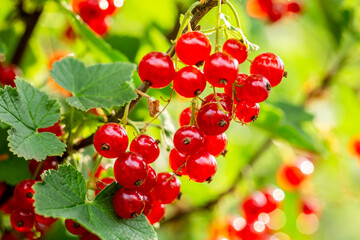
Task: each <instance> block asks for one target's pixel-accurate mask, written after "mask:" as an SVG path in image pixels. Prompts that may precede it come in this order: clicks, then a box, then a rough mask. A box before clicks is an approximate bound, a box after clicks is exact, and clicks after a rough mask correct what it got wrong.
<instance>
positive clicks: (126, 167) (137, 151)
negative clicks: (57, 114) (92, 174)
mask: <svg viewBox="0 0 360 240" xmlns="http://www.w3.org/2000/svg"><path fill="white" fill-rule="evenodd" d="M158 143H159V142H158V141H157V140H155V139H154V138H153V137H151V136H150V135H145V134H140V135H138V136H136V137H135V138H134V140H133V141H132V142H131V144H130V151H128V152H126V149H127V148H128V145H129V139H128V136H127V133H126V131H125V129H124V128H123V127H122V126H121V125H119V124H116V123H107V124H105V125H103V126H101V127H100V128H99V129H98V130H97V131H96V133H95V136H94V146H95V149H96V151H97V152H98V153H99V154H100V155H101V156H103V157H106V158H117V159H116V161H115V164H114V176H115V179H112V178H105V179H102V180H99V181H98V184H97V186H98V190H97V191H96V192H95V194H98V193H99V192H100V191H101V190H102V189H104V188H105V187H106V186H107V185H108V184H110V183H112V182H113V181H114V180H116V182H117V183H119V184H120V185H121V186H122V188H121V189H120V190H118V191H117V192H116V193H115V195H114V198H113V205H114V209H115V211H116V213H117V214H118V215H119V216H120V217H122V218H134V217H136V216H138V215H140V214H142V213H143V214H144V215H146V216H147V218H148V220H149V222H150V223H151V224H154V223H156V222H159V221H160V220H161V219H162V217H163V216H164V214H165V204H170V203H172V202H173V201H174V200H175V199H176V198H178V196H179V194H180V181H179V179H178V178H177V177H176V176H175V175H172V174H170V173H166V172H163V173H159V174H157V173H156V171H155V170H154V169H153V168H152V167H151V166H150V165H149V164H151V163H153V162H154V161H155V160H156V159H157V158H158V156H159V154H160V150H159V147H158Z"/></svg>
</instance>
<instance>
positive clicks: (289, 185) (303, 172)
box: [277, 157, 314, 190]
mask: <svg viewBox="0 0 360 240" xmlns="http://www.w3.org/2000/svg"><path fill="white" fill-rule="evenodd" d="M313 171H314V165H313V163H312V162H311V161H310V160H308V159H307V158H304V157H298V158H297V159H296V162H295V163H294V164H284V165H282V166H280V167H279V170H278V173H277V180H278V184H279V185H280V186H281V187H282V188H285V189H289V190H292V189H296V188H298V187H299V186H300V185H301V184H302V183H303V182H304V181H305V179H307V178H308V176H309V175H311V174H312V173H313Z"/></svg>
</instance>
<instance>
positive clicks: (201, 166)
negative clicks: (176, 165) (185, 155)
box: [186, 150, 217, 183]
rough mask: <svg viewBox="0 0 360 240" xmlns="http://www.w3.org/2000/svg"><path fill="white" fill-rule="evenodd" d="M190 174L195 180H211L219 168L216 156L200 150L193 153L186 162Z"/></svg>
mask: <svg viewBox="0 0 360 240" xmlns="http://www.w3.org/2000/svg"><path fill="white" fill-rule="evenodd" d="M186 167H187V172H188V176H189V177H190V179H191V180H193V181H195V182H200V183H202V182H205V181H207V182H211V181H212V178H213V176H214V175H215V173H216V170H217V163H216V160H215V157H214V156H213V155H211V154H210V153H208V152H205V151H202V150H200V151H199V152H197V153H195V154H192V155H191V156H190V157H189V159H188V160H187V162H186Z"/></svg>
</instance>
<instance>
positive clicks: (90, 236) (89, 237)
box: [80, 231, 101, 240]
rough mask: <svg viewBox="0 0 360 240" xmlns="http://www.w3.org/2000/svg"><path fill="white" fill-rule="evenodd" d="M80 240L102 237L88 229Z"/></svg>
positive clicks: (93, 239) (97, 239) (94, 239)
mask: <svg viewBox="0 0 360 240" xmlns="http://www.w3.org/2000/svg"><path fill="white" fill-rule="evenodd" d="M80 240H101V239H100V238H99V237H98V236H96V235H95V234H93V233H91V232H88V231H86V233H84V234H82V235H81V237H80Z"/></svg>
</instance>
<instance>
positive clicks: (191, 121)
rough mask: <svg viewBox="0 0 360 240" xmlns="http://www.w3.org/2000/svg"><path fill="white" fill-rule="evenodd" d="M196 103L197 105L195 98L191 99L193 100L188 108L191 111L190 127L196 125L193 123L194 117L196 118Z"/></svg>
mask: <svg viewBox="0 0 360 240" xmlns="http://www.w3.org/2000/svg"><path fill="white" fill-rule="evenodd" d="M196 103H197V98H193V99H192V100H191V107H190V109H191V117H190V126H192V125H194V124H196V121H195V117H196V115H195V108H196Z"/></svg>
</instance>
